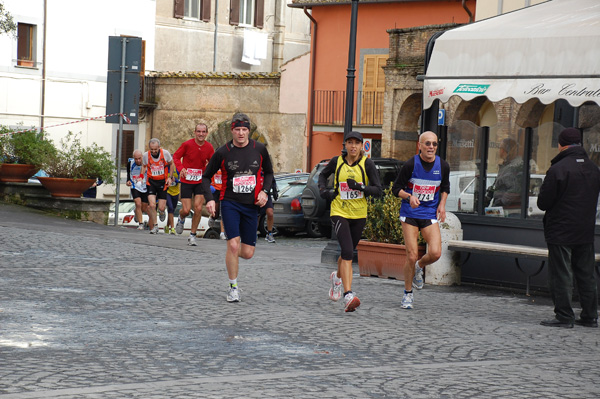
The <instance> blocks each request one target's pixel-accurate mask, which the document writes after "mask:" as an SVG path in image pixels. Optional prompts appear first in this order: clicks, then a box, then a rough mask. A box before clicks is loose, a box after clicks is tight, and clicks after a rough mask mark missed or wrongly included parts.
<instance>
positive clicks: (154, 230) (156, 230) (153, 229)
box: [150, 224, 158, 234]
mask: <svg viewBox="0 0 600 399" xmlns="http://www.w3.org/2000/svg"><path fill="white" fill-rule="evenodd" d="M150 234H158V225H157V224H155V225H154V227H153V228H152V230H150Z"/></svg>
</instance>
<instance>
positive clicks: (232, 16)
mask: <svg viewBox="0 0 600 399" xmlns="http://www.w3.org/2000/svg"><path fill="white" fill-rule="evenodd" d="M239 24H240V0H229V25H235V26H238V25H239Z"/></svg>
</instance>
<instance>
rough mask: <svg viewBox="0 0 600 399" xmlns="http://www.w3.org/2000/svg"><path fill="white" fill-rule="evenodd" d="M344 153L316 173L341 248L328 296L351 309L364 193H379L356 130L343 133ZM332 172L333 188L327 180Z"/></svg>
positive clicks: (354, 304)
mask: <svg viewBox="0 0 600 399" xmlns="http://www.w3.org/2000/svg"><path fill="white" fill-rule="evenodd" d="M345 143H346V150H347V152H348V154H347V155H346V156H337V157H333V158H332V159H331V160H330V161H329V164H327V166H326V167H325V169H323V171H322V172H321V174H320V175H319V191H320V194H321V197H322V198H325V199H327V200H328V201H331V223H332V225H333V229H334V231H335V234H336V236H337V239H338V241H339V243H340V247H341V249H342V251H341V255H340V257H339V258H338V262H337V264H338V269H337V271H334V272H332V273H331V276H330V279H331V288H330V290H329V299H331V300H332V301H338V300H339V299H340V298H341V297H342V292H343V296H344V310H345V311H346V312H353V311H355V310H356V308H358V307H359V306H360V300H359V299H358V297H357V296H356V295H355V294H354V293H353V292H352V257H353V254H354V249H355V248H356V245H357V244H358V241H360V238H361V236H362V231H363V229H364V228H365V223H366V221H367V199H366V196H367V195H370V196H380V195H381V193H382V190H381V183H380V182H379V174H378V173H377V168H376V167H375V163H374V162H373V161H372V160H371V159H370V158H367V157H366V156H365V155H364V153H363V150H362V144H363V137H362V135H361V134H360V133H359V132H350V133H348V135H347V136H346V142H345ZM331 174H334V183H333V190H331V189H328V188H327V179H328V178H329V176H330V175H331Z"/></svg>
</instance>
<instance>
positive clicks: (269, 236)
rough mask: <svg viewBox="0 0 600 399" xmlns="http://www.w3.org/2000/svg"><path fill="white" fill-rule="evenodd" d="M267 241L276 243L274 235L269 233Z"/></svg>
mask: <svg viewBox="0 0 600 399" xmlns="http://www.w3.org/2000/svg"><path fill="white" fill-rule="evenodd" d="M265 240H266V241H267V242H270V243H274V242H275V239H274V238H273V233H267V236H266V237H265Z"/></svg>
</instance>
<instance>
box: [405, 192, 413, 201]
mask: <svg viewBox="0 0 600 399" xmlns="http://www.w3.org/2000/svg"><path fill="white" fill-rule="evenodd" d="M410 197H412V194H408V197H406V200H407V201H408V202H410Z"/></svg>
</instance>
